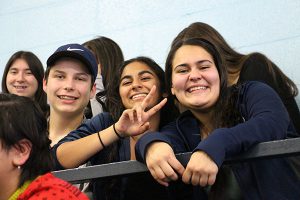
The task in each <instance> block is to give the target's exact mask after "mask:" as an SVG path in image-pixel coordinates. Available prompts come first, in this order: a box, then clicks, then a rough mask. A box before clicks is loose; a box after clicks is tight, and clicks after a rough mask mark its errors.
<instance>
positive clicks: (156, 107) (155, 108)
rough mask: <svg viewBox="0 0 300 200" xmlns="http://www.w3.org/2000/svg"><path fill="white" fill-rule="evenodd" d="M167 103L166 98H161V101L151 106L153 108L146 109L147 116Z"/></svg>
mask: <svg viewBox="0 0 300 200" xmlns="http://www.w3.org/2000/svg"><path fill="white" fill-rule="evenodd" d="M166 103H167V98H164V99H163V100H161V102H159V103H158V104H156V105H155V106H153V108H151V109H150V110H148V111H147V114H148V116H149V117H151V116H152V115H154V114H155V113H156V112H157V111H159V110H160V109H161V108H162V107H163V106H164V105H165V104H166Z"/></svg>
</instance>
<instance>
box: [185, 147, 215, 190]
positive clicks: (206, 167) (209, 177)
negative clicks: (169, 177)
mask: <svg viewBox="0 0 300 200" xmlns="http://www.w3.org/2000/svg"><path fill="white" fill-rule="evenodd" d="M217 173H218V166H217V165H216V164H215V163H214V161H213V160H212V159H211V158H210V157H209V156H208V155H207V154H206V153H205V152H203V151H197V152H195V153H193V155H192V156H191V159H190V161H189V163H188V165H187V167H186V170H185V172H184V173H183V176H182V181H183V182H184V183H186V184H192V185H195V186H196V185H200V186H202V187H204V186H207V185H213V184H214V183H215V181H216V176H217Z"/></svg>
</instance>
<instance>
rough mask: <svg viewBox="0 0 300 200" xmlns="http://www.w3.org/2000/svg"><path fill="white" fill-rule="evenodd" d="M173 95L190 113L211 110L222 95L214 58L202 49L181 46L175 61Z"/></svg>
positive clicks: (173, 62)
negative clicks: (191, 111)
mask: <svg viewBox="0 0 300 200" xmlns="http://www.w3.org/2000/svg"><path fill="white" fill-rule="evenodd" d="M171 92H172V94H173V95H175V96H176V98H177V99H178V101H179V102H180V103H181V104H182V105H184V106H185V107H186V108H188V109H190V110H195V111H206V110H210V108H212V107H213V106H214V105H215V103H216V102H217V100H218V98H219V95H220V78H219V73H218V70H217V68H216V65H215V63H214V60H213V57H212V56H211V54H209V53H208V52H207V51H206V50H205V49H204V48H202V47H200V46H196V45H183V46H181V47H180V48H179V49H178V50H177V51H176V53H175V55H174V58H173V61H172V88H171Z"/></svg>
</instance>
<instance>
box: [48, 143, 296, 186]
mask: <svg viewBox="0 0 300 200" xmlns="http://www.w3.org/2000/svg"><path fill="white" fill-rule="evenodd" d="M293 155H300V138H293V139H286V140H277V141H271V142H263V143H260V144H257V145H255V146H254V147H253V148H251V149H250V150H249V151H247V152H245V153H243V154H241V155H240V156H237V157H234V158H231V159H228V160H226V161H225V163H224V164H231V163H236V162H242V161H251V160H255V159H264V158H268V157H283V156H293ZM190 156H191V153H182V154H178V155H176V157H177V158H178V160H179V161H180V162H181V163H182V164H183V165H184V166H185V165H186V164H187V162H188V160H189V158H190ZM146 171H148V169H147V167H146V166H145V165H144V164H142V163H140V162H138V161H123V162H115V163H109V164H103V165H97V166H90V167H85V168H76V169H68V170H61V171H55V172H53V173H54V175H55V176H57V177H59V178H62V179H64V180H66V181H69V182H72V183H79V182H86V181H88V180H91V179H96V178H105V177H112V176H121V175H130V174H133V173H140V172H146Z"/></svg>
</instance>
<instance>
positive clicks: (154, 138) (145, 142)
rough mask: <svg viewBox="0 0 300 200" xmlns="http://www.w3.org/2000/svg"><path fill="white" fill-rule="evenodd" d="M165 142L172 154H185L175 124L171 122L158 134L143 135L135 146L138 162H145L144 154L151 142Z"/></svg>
mask: <svg viewBox="0 0 300 200" xmlns="http://www.w3.org/2000/svg"><path fill="white" fill-rule="evenodd" d="M158 141H160V142H165V143H168V144H169V145H170V146H171V147H172V149H173V150H174V152H185V151H186V149H185V147H184V143H183V141H182V139H181V137H180V136H179V133H178V131H177V128H176V122H175V121H174V122H171V123H169V124H168V125H166V126H164V127H163V128H162V129H161V130H160V132H149V133H146V134H144V135H143V136H142V137H141V138H140V139H139V140H138V142H137V143H136V145H135V153H136V158H137V160H138V161H141V162H144V163H145V162H146V160H145V153H146V150H147V147H148V146H149V145H150V144H151V143H152V142H158Z"/></svg>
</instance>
